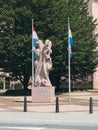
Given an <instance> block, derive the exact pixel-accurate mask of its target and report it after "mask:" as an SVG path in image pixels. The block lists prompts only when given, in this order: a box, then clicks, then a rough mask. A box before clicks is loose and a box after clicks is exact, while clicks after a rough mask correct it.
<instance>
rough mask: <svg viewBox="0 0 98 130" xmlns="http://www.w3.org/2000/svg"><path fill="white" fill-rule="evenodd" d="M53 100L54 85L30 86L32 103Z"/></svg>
mask: <svg viewBox="0 0 98 130" xmlns="http://www.w3.org/2000/svg"><path fill="white" fill-rule="evenodd" d="M54 101H55V88H54V87H32V103H52V102H54Z"/></svg>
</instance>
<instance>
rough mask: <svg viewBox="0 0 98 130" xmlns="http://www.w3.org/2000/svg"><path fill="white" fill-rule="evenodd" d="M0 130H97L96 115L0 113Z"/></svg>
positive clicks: (97, 118)
mask: <svg viewBox="0 0 98 130" xmlns="http://www.w3.org/2000/svg"><path fill="white" fill-rule="evenodd" d="M0 130H98V115H97V114H82V113H31V112H30V113H29V112H0Z"/></svg>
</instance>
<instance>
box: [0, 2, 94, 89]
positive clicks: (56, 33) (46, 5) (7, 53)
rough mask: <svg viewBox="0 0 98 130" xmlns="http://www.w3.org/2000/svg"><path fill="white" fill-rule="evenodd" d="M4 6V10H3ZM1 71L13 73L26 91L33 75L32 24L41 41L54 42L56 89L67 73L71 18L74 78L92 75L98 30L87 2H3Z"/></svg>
mask: <svg viewBox="0 0 98 130" xmlns="http://www.w3.org/2000/svg"><path fill="white" fill-rule="evenodd" d="M1 5H2V6H1ZM0 12H1V13H0V25H1V27H0V56H1V57H0V65H1V66H0V67H2V68H5V70H6V71H9V72H12V74H13V76H14V77H16V78H17V79H19V80H20V81H21V82H22V84H23V85H24V88H25V89H26V88H27V84H28V81H29V78H30V75H31V72H32V69H31V68H32V57H31V56H32V55H31V53H32V52H31V48H32V46H31V20H32V18H33V19H34V21H35V22H34V25H35V26H36V29H37V34H38V36H39V39H41V40H43V41H44V40H46V39H50V40H51V41H52V44H53V47H52V50H53V53H52V61H53V68H52V71H51V73H50V77H51V80H52V82H53V85H55V86H57V87H58V86H59V81H60V77H61V76H62V75H67V74H68V70H67V68H68V67H67V66H68V62H67V61H68V58H67V57H68V56H67V55H68V54H67V48H68V29H67V26H68V17H70V20H71V21H70V22H71V23H70V24H71V30H72V34H73V39H74V49H73V58H72V60H71V70H72V74H73V75H78V74H80V75H81V76H82V75H83V74H84V73H88V74H92V73H93V71H94V69H95V65H96V61H95V59H96V55H95V51H94V49H95V48H96V35H95V34H94V33H93V32H94V30H95V27H96V24H95V21H93V18H92V17H91V16H89V15H88V1H85V0H84V1H83V0H71V1H70V0H66V1H65V0H51V1H50V0H44V1H43V0H40V1H39V0H29V1H28V0H25V1H24V0H7V2H6V0H1V1H0Z"/></svg>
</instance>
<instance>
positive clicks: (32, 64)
mask: <svg viewBox="0 0 98 130" xmlns="http://www.w3.org/2000/svg"><path fill="white" fill-rule="evenodd" d="M33 22H34V20H33V19H32V29H33ZM32 87H34V51H33V30H32Z"/></svg>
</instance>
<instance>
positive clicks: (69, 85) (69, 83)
mask: <svg viewBox="0 0 98 130" xmlns="http://www.w3.org/2000/svg"><path fill="white" fill-rule="evenodd" d="M69 25H70V18H69V17H68V79H69V82H68V89H69V102H71V94H70V93H71V72H70V41H69Z"/></svg>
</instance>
